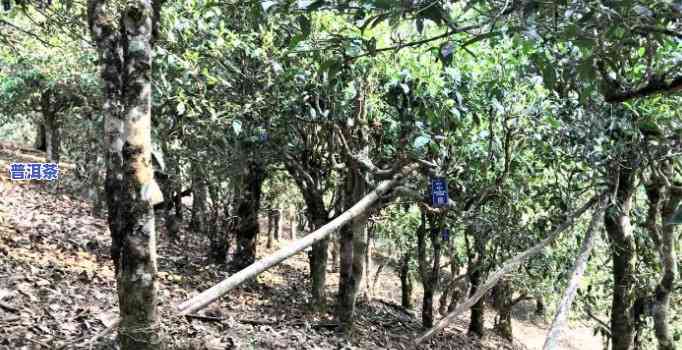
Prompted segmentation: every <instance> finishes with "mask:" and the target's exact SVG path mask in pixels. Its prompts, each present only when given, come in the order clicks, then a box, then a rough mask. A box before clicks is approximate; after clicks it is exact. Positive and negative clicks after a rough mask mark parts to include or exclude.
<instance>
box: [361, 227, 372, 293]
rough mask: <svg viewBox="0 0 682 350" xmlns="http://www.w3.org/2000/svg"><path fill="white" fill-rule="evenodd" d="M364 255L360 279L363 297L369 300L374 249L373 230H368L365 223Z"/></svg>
mask: <svg viewBox="0 0 682 350" xmlns="http://www.w3.org/2000/svg"><path fill="white" fill-rule="evenodd" d="M365 232H366V234H365V238H366V239H365V253H364V254H363V256H364V258H365V264H364V266H363V273H362V278H363V281H365V283H363V295H364V297H365V299H367V300H370V299H371V298H372V296H371V295H370V292H371V290H372V288H371V286H370V285H371V284H372V276H371V274H372V251H373V249H374V237H373V236H374V228H373V227H372V228H371V229H370V226H369V225H368V224H367V222H365Z"/></svg>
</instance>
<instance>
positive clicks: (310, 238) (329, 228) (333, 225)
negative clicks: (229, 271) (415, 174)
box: [177, 164, 417, 315]
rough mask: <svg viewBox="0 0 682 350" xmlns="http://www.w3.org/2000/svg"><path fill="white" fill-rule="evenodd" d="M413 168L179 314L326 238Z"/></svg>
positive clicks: (192, 301) (204, 294)
mask: <svg viewBox="0 0 682 350" xmlns="http://www.w3.org/2000/svg"><path fill="white" fill-rule="evenodd" d="M416 168H417V165H416V164H410V165H407V166H405V167H404V168H403V169H402V170H401V171H400V172H399V173H397V174H396V175H394V176H393V178H392V179H390V180H384V181H382V182H381V183H380V184H379V185H378V186H377V187H376V188H375V189H374V191H372V192H370V193H369V194H368V195H366V196H365V197H364V198H362V199H361V200H360V201H358V202H357V203H355V205H353V206H352V207H351V208H350V209H348V210H347V211H345V212H344V213H343V214H341V215H339V216H338V217H337V218H336V219H334V220H332V221H330V222H329V223H327V224H326V225H324V226H322V227H320V228H319V229H318V230H316V231H315V232H312V233H310V234H308V235H307V236H305V237H303V238H301V239H299V240H297V241H294V242H293V243H291V244H289V245H288V246H286V247H284V248H282V249H280V250H278V251H277V252H275V253H274V254H272V255H270V256H268V257H265V258H263V259H261V260H258V261H256V262H254V263H253V264H251V265H249V266H248V267H246V268H245V269H243V270H241V271H239V272H237V273H236V274H234V275H232V276H230V277H228V278H226V279H224V280H223V281H222V282H220V283H218V284H216V285H215V286H213V287H211V288H209V289H207V290H205V291H204V292H202V293H200V294H199V295H197V296H195V297H193V298H192V299H190V300H188V301H186V302H184V303H182V304H180V305H178V307H177V309H178V311H179V312H180V314H181V315H187V314H191V313H195V312H196V311H198V310H201V309H203V308H204V307H206V306H207V305H208V304H210V303H212V302H214V301H215V300H217V299H218V298H220V297H221V296H223V295H225V293H227V292H228V291H230V290H231V289H233V288H235V287H237V286H238V285H240V284H242V283H243V282H244V281H246V280H248V279H251V278H253V277H255V276H257V275H258V274H260V273H261V272H263V271H265V270H267V269H269V268H271V267H273V266H275V265H277V264H279V263H280V262H282V261H284V260H285V259H287V258H289V257H291V256H293V255H296V254H297V253H299V252H300V251H302V250H304V249H305V248H307V247H310V246H311V245H313V244H315V243H316V242H318V241H320V240H321V239H323V238H325V237H326V236H328V235H329V234H331V233H333V232H335V231H337V230H338V229H340V228H341V227H342V226H343V225H345V224H346V223H348V222H350V220H352V219H353V218H355V217H356V216H358V215H361V214H362V213H364V212H366V211H367V210H368V209H370V208H372V206H373V205H374V204H375V203H376V202H377V201H378V200H379V199H381V198H382V197H384V196H385V195H386V194H388V193H389V192H390V191H391V189H392V188H393V187H395V186H396V185H397V184H398V183H399V182H400V180H401V179H402V178H403V177H405V176H406V175H408V174H409V173H411V172H412V171H414V170H415V169H416Z"/></svg>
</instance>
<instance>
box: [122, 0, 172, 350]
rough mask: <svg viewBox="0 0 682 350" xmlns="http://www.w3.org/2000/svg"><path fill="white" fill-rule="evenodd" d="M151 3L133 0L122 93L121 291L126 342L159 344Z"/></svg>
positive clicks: (128, 346) (126, 22)
mask: <svg viewBox="0 0 682 350" xmlns="http://www.w3.org/2000/svg"><path fill="white" fill-rule="evenodd" d="M151 14H152V8H151V4H150V3H149V2H146V1H136V2H128V3H127V8H126V9H125V13H124V14H123V20H122V24H123V26H124V28H123V33H124V34H125V42H126V43H127V45H128V46H127V47H126V48H125V53H126V56H125V61H124V62H125V65H124V67H125V68H124V70H123V71H124V72H125V75H124V85H125V89H124V91H125V93H124V95H123V106H124V117H125V119H124V128H123V130H124V138H123V140H124V143H123V147H122V151H121V153H122V155H123V188H122V191H121V192H122V193H121V197H122V198H121V202H120V206H121V214H122V215H121V217H120V218H118V219H120V220H122V221H123V222H122V228H123V229H122V233H123V236H122V237H121V238H122V239H121V252H120V259H121V260H120V271H119V274H118V279H117V282H118V296H119V308H120V313H121V324H120V328H119V338H120V341H121V348H122V349H124V350H132V349H140V350H146V349H158V348H160V344H161V342H160V339H159V338H160V334H159V333H160V331H161V329H160V328H159V327H158V313H157V306H156V305H157V301H156V291H157V276H156V272H157V267H156V266H157V265H156V232H155V229H154V210H153V206H154V204H157V203H160V202H162V201H163V198H162V196H161V191H160V189H159V186H158V185H157V184H156V182H155V181H154V171H153V169H152V160H151V80H150V78H151V51H152V49H151V29H152V28H151V23H152V18H151Z"/></svg>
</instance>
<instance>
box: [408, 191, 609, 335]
mask: <svg viewBox="0 0 682 350" xmlns="http://www.w3.org/2000/svg"><path fill="white" fill-rule="evenodd" d="M600 197H602V196H601V195H598V196H594V197H592V199H590V200H589V201H587V203H585V205H583V206H582V208H580V209H578V211H576V212H575V213H574V214H573V215H571V216H569V217H568V219H566V221H565V222H564V223H563V224H561V225H560V226H559V227H557V228H556V229H554V231H552V232H551V233H550V234H549V236H547V238H545V239H544V240H542V241H541V242H540V243H538V244H536V245H534V246H533V247H531V248H528V249H527V250H526V251H524V252H523V253H521V254H519V255H517V256H515V257H514V258H512V259H510V260H508V261H507V262H506V263H504V264H503V265H502V267H500V268H499V269H498V270H497V271H495V272H494V273H493V274H492V275H490V276H489V277H488V279H487V280H486V281H485V283H484V284H483V285H482V286H481V287H480V288H479V289H478V290H477V291H476V293H475V294H474V295H472V296H471V297H470V298H469V299H467V300H465V301H464V302H463V303H461V304H460V305H459V306H458V307H457V308H456V309H455V310H454V311H452V312H450V313H449V314H448V315H447V316H445V317H443V318H442V319H441V320H440V321H438V323H436V325H435V326H433V327H432V328H431V329H429V330H427V331H426V332H424V333H423V334H422V335H420V336H419V337H417V338H416V339H415V340H414V342H415V344H419V343H422V342H424V341H425V340H428V339H430V338H431V337H433V336H434V335H435V334H436V332H438V331H440V330H441V329H443V328H445V327H446V326H447V325H448V324H449V323H450V322H452V321H454V320H455V318H456V317H457V316H459V315H460V314H461V313H462V312H464V311H466V310H468V309H470V308H471V307H472V306H473V305H474V304H476V303H477V302H478V301H479V300H480V299H481V298H482V297H483V295H484V294H485V293H487V292H488V291H489V290H490V289H492V288H493V287H494V286H495V285H496V284H497V281H499V280H500V278H502V277H503V276H504V275H506V274H508V273H510V272H511V271H513V270H514V269H515V268H517V267H518V266H519V265H520V264H521V263H522V262H524V261H526V259H528V258H530V257H532V256H534V255H536V254H538V253H540V252H542V251H543V250H544V249H545V247H547V246H548V245H550V244H552V242H554V241H555V240H556V239H557V238H558V237H559V235H560V234H561V233H562V232H563V231H565V230H566V229H567V228H569V227H571V226H572V225H573V223H574V221H575V219H576V218H578V217H580V216H581V215H582V214H583V213H585V212H586V211H587V210H588V209H590V208H591V207H592V206H593V205H594V204H595V203H596V202H597V201H598V200H599V198H600Z"/></svg>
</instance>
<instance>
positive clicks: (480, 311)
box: [467, 226, 486, 337]
mask: <svg viewBox="0 0 682 350" xmlns="http://www.w3.org/2000/svg"><path fill="white" fill-rule="evenodd" d="M468 233H470V234H471V236H472V237H473V239H474V247H473V252H471V253H472V254H469V265H468V267H467V274H468V275H469V282H470V283H471V290H470V292H469V297H471V296H473V295H475V294H476V293H477V292H478V288H479V287H480V285H481V282H482V281H483V259H484V257H485V244H486V242H485V239H484V238H483V237H482V235H483V233H482V232H478V231H477V230H475V229H474V228H473V227H471V226H470V227H469V229H468ZM467 332H468V334H469V335H472V334H475V335H477V336H478V337H483V335H484V333H485V300H484V299H483V298H482V299H480V300H478V301H477V302H476V304H474V306H473V307H472V308H471V318H470V321H469V329H468V331H467Z"/></svg>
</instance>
